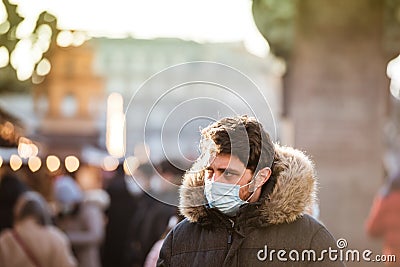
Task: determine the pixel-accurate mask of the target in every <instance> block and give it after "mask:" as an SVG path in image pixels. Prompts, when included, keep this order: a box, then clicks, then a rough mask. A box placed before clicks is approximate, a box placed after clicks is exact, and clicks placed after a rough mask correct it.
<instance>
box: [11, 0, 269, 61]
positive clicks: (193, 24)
mask: <svg viewBox="0 0 400 267" xmlns="http://www.w3.org/2000/svg"><path fill="white" fill-rule="evenodd" d="M11 2H13V3H17V4H18V5H19V10H18V11H19V12H20V14H21V15H22V16H24V17H26V18H27V21H28V20H29V19H30V18H34V17H35V16H36V15H37V14H39V13H40V12H41V11H42V10H48V11H49V12H50V13H52V14H54V15H56V17H57V18H58V27H59V28H60V29H65V30H82V31H87V32H89V34H90V36H98V37H100V36H106V37H115V38H120V37H127V36H132V37H134V38H140V39H141V38H143V39H152V38H157V37H172V38H181V39H184V40H193V41H197V42H238V41H242V42H243V43H244V45H245V47H246V49H247V50H248V51H249V52H250V53H253V54H255V55H257V56H260V57H263V56H265V55H267V54H268V53H269V46H268V43H267V42H266V40H265V39H264V38H263V37H262V36H261V34H260V33H259V32H258V30H257V28H256V26H255V23H254V20H253V16H252V13H251V1H250V0H201V1H200V0H168V1H165V0H143V1H136V0H112V1H111V0H97V1H95V0H68V1H66V0H35V1H32V0H11ZM31 20H32V19H31ZM27 28H28V27H27Z"/></svg>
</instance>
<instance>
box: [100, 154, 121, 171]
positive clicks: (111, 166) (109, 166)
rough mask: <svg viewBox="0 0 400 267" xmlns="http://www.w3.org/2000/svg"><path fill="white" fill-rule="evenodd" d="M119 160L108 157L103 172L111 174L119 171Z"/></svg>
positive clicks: (104, 162)
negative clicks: (116, 170)
mask: <svg viewBox="0 0 400 267" xmlns="http://www.w3.org/2000/svg"><path fill="white" fill-rule="evenodd" d="M118 164H119V163H118V159H116V158H115V157H113V156H107V157H105V158H104V160H103V166H102V167H103V170H105V171H108V172H111V171H114V170H115V169H117V167H118Z"/></svg>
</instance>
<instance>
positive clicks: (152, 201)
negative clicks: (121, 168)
mask: <svg viewBox="0 0 400 267" xmlns="http://www.w3.org/2000/svg"><path fill="white" fill-rule="evenodd" d="M154 175H156V172H155V169H154V167H153V166H152V165H151V164H150V163H142V164H141V165H139V166H138V168H137V169H136V170H135V171H134V173H133V176H134V179H135V180H136V184H138V185H139V186H140V188H141V189H142V190H141V191H140V193H138V194H139V196H140V198H139V199H138V205H137V210H136V211H135V214H134V216H133V218H132V221H131V223H130V230H129V232H128V235H129V242H128V247H127V255H128V258H127V261H126V266H130V267H133V266H135V267H136V266H140V267H142V266H143V264H144V262H145V260H146V256H147V254H148V253H149V252H150V250H151V248H152V247H153V245H154V244H155V243H156V242H157V241H158V240H159V239H160V237H161V235H162V234H163V232H164V231H165V229H166V227H167V226H168V221H169V219H170V218H171V216H174V215H175V214H176V207H173V206H170V205H167V204H165V203H163V202H161V201H160V200H158V199H156V198H154V197H153V195H154V194H156V193H157V194H158V193H160V192H161V191H162V188H161V187H157V189H156V190H155V191H156V192H154V190H153V189H152V188H151V184H152V183H151V179H154V177H153V176H154ZM153 184H154V183H153ZM160 189H161V190H160Z"/></svg>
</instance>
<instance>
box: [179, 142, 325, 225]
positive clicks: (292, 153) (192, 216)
mask: <svg viewBox="0 0 400 267" xmlns="http://www.w3.org/2000/svg"><path fill="white" fill-rule="evenodd" d="M270 179H274V180H276V183H275V185H274V186H273V188H270V189H266V188H263V191H262V195H261V197H260V199H259V205H258V211H259V213H258V214H259V215H258V216H260V217H261V218H259V219H260V221H265V222H267V223H268V224H280V223H290V222H293V221H295V220H296V219H297V218H299V217H300V216H302V215H303V214H304V213H305V212H306V211H308V210H310V209H311V207H312V206H313V204H314V201H315V198H316V188H317V180H316V176H315V170H314V165H313V163H312V161H311V160H310V159H309V158H308V157H307V156H306V155H305V154H304V153H303V152H301V151H299V150H296V149H293V148H291V147H284V146H280V145H278V144H276V145H275V158H274V164H273V167H272V175H271V177H270ZM267 184H268V182H267V183H266V184H265V185H264V186H263V187H265V186H266V185H267ZM203 185H204V172H203V171H198V172H194V171H188V172H187V173H186V174H185V176H184V177H183V182H182V186H181V188H180V207H179V210H180V212H181V214H182V215H183V216H185V217H186V218H187V219H188V220H189V221H190V222H199V221H202V220H204V219H205V218H206V217H207V216H208V212H207V208H206V206H205V204H206V203H207V200H206V198H205V196H204V191H203V189H204V187H203Z"/></svg>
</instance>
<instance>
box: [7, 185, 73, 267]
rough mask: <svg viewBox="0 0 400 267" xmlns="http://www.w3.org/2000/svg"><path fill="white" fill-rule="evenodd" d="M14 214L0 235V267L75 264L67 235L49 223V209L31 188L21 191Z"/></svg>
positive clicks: (39, 266) (67, 266)
mask: <svg viewBox="0 0 400 267" xmlns="http://www.w3.org/2000/svg"><path fill="white" fill-rule="evenodd" d="M14 215H15V224H14V227H13V229H12V230H11V229H8V230H5V231H4V232H3V233H2V234H1V235H0V266H2V267H30V266H35V267H46V266H47V267H54V266H57V267H73V266H76V260H75V258H74V257H73V254H72V251H71V247H70V243H69V241H68V239H67V237H66V236H65V234H64V233H63V232H61V231H60V230H59V229H57V228H56V227H54V226H51V225H50V224H51V215H50V211H49V208H48V206H47V203H46V201H45V200H44V199H43V197H42V196H41V195H39V194H38V193H36V192H32V191H30V192H29V191H28V192H25V193H23V194H22V195H21V196H20V197H19V198H18V201H17V204H16V205H15V209H14Z"/></svg>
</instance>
